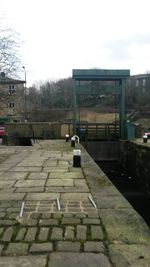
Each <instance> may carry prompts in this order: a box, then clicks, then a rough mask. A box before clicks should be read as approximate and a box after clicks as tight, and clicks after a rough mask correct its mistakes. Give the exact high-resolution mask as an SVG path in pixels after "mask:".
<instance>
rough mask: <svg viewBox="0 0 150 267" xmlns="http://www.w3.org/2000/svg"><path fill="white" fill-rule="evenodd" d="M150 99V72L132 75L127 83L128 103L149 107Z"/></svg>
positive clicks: (133, 105)
mask: <svg viewBox="0 0 150 267" xmlns="http://www.w3.org/2000/svg"><path fill="white" fill-rule="evenodd" d="M149 99H150V73H147V74H138V75H132V76H130V77H129V79H128V80H127V84H126V104H127V105H129V106H131V107H136V108H139V107H140V106H142V107H143V108H144V107H145V108H148V106H149Z"/></svg>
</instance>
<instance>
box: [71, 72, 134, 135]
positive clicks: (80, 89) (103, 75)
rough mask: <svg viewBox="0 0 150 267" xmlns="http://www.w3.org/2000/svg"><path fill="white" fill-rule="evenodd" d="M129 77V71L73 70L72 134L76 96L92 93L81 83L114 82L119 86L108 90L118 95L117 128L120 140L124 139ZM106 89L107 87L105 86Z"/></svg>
mask: <svg viewBox="0 0 150 267" xmlns="http://www.w3.org/2000/svg"><path fill="white" fill-rule="evenodd" d="M129 76H130V70H108V69H73V73H72V78H73V133H74V134H76V124H77V94H87V93H88V94H90V95H93V94H95V92H92V90H91V89H90V88H88V87H87V86H81V85H80V82H81V81H116V82H119V83H118V84H119V86H112V85H111V86H110V90H111V91H113V92H118V94H119V128H120V138H121V139H125V138H126V125H125V85H126V79H127V78H128V77H129ZM106 87H107V88H108V85H107V86H106Z"/></svg>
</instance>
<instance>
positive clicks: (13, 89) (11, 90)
mask: <svg viewBox="0 0 150 267" xmlns="http://www.w3.org/2000/svg"><path fill="white" fill-rule="evenodd" d="M15 92H16V85H15V84H9V86H8V93H9V94H10V95H13V94H14V93H15Z"/></svg>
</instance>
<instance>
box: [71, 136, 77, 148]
mask: <svg viewBox="0 0 150 267" xmlns="http://www.w3.org/2000/svg"><path fill="white" fill-rule="evenodd" d="M75 143H76V139H75V137H71V147H75Z"/></svg>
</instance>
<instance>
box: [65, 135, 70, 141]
mask: <svg viewBox="0 0 150 267" xmlns="http://www.w3.org/2000/svg"><path fill="white" fill-rule="evenodd" d="M65 139H66V142H69V134H66V135H65Z"/></svg>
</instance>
